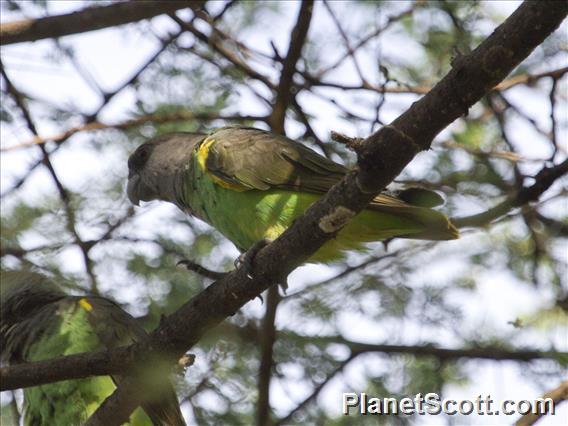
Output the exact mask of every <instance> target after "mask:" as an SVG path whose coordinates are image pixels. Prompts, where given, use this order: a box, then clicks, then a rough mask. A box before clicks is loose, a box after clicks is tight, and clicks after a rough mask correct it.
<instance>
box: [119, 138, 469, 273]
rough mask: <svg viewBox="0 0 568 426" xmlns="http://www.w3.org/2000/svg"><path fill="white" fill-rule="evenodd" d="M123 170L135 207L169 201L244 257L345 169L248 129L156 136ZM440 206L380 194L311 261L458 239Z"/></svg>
mask: <svg viewBox="0 0 568 426" xmlns="http://www.w3.org/2000/svg"><path fill="white" fill-rule="evenodd" d="M128 168H129V176H128V187H127V193H128V197H129V199H130V200H131V202H132V203H134V204H136V205H138V204H139V202H140V201H150V200H155V199H158V200H164V201H169V202H171V203H174V204H175V205H177V206H178V207H179V208H180V209H182V210H183V211H185V212H187V213H189V214H191V215H194V216H196V217H198V218H199V219H201V220H203V221H205V222H207V223H208V224H210V225H211V226H213V227H215V228H216V229H217V230H218V231H220V232H221V233H222V234H223V235H225V236H226V237H227V238H228V239H229V240H231V241H232V242H233V243H234V244H235V245H236V246H237V248H239V249H240V250H241V251H246V250H247V249H249V248H250V247H251V246H253V244H254V243H256V242H257V241H260V240H274V239H275V238H277V237H278V236H279V235H280V234H282V233H283V232H284V230H286V228H288V227H289V226H290V225H291V224H292V222H293V221H294V219H296V218H297V217H298V216H300V215H301V214H302V213H303V212H304V210H306V209H307V208H308V207H309V206H310V205H311V204H312V203H314V202H315V201H316V200H318V199H319V198H320V197H321V196H322V195H323V194H324V193H326V192H327V191H328V190H329V189H330V188H331V187H332V186H333V185H334V184H336V183H337V182H338V181H339V180H340V179H342V178H343V176H344V175H345V174H346V173H347V171H348V170H347V169H346V168H345V167H344V166H342V165H340V164H337V163H335V162H333V161H331V160H329V159H327V158H325V157H323V156H321V155H319V154H317V153H316V152H315V151H313V150H311V149H310V148H308V147H306V146H305V145H302V144H300V143H298V142H296V141H293V140H291V139H288V138H287V137H285V136H281V135H278V134H274V133H271V132H267V131H264V130H260V129H254V128H248V127H224V128H220V129H218V130H215V131H213V132H211V133H210V134H208V135H207V134H200V133H171V134H166V135H163V136H159V137H156V138H155V139H152V140H150V141H148V142H146V143H144V144H143V145H141V146H139V147H138V148H137V149H136V151H135V152H134V153H133V154H132V155H131V156H130V158H129V160H128ZM442 202H443V199H442V198H441V197H440V196H439V195H438V194H436V193H435V192H433V191H427V190H424V189H419V188H413V189H410V190H408V191H403V192H401V193H400V194H394V193H387V192H384V193H381V194H380V195H378V196H377V197H376V198H375V199H374V200H373V201H372V202H371V204H370V205H369V206H368V207H367V208H366V209H365V210H363V211H362V212H361V213H360V214H359V215H357V216H356V217H355V218H354V219H353V220H352V221H351V222H350V223H349V224H348V225H347V226H346V227H345V228H343V229H342V230H341V231H340V232H339V233H338V235H337V237H336V238H335V239H332V240H330V241H328V242H327V243H326V244H324V245H323V246H322V247H321V248H320V249H319V250H318V251H317V252H316V253H315V254H314V255H313V256H312V257H311V258H310V259H309V261H310V262H330V261H334V260H338V259H340V258H341V257H342V255H343V252H345V251H346V250H352V249H361V248H363V247H364V245H365V243H369V242H373V241H382V240H388V239H391V238H394V237H400V238H416V239H425V240H451V239H455V238H458V235H459V234H458V231H457V229H456V228H455V227H454V226H453V225H452V223H451V222H450V221H449V220H448V218H447V217H446V216H444V215H443V214H442V213H440V212H438V211H436V210H432V209H431V208H430V207H435V206H436V205H439V204H441V203H442Z"/></svg>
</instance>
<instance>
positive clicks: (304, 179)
mask: <svg viewBox="0 0 568 426" xmlns="http://www.w3.org/2000/svg"><path fill="white" fill-rule="evenodd" d="M197 155H198V157H199V156H203V158H204V159H205V166H206V167H207V170H208V172H210V173H211V174H213V175H214V176H215V177H216V178H217V179H220V180H222V181H224V182H225V183H226V184H228V186H229V187H232V188H237V189H238V190H241V191H246V190H251V189H258V190H263V191H266V190H268V189H271V188H278V189H288V190H294V191H303V192H311V193H315V194H324V193H326V192H327V191H329V189H330V188H331V187H332V186H333V185H335V184H336V183H337V182H339V181H340V180H341V179H342V178H343V177H344V176H345V174H346V173H347V169H346V168H345V167H344V166H342V165H340V164H337V163H334V162H333V161H331V160H329V159H327V158H326V157H323V156H321V155H319V154H318V153H316V152H315V151H313V150H311V149H310V148H308V147H306V146H304V145H302V144H300V143H298V142H296V141H293V140H291V139H288V138H286V137H284V136H281V135H276V134H274V133H270V132H267V131H264V130H259V129H253V128H244V127H226V128H222V129H219V130H217V131H216V132H214V133H213V134H211V135H210V136H209V137H208V138H207V139H205V140H204V141H203V143H202V144H201V146H200V148H199V151H198V153H197ZM418 191H419V192H418ZM407 192H408V191H402V193H404V194H406V193H407ZM416 193H417V195H421V196H422V198H428V197H427V195H426V193H428V194H430V198H436V199H441V197H440V196H439V195H438V194H437V193H435V192H433V191H428V190H425V189H416ZM408 194H409V196H408V197H407V198H406V199H401V198H402V197H401V198H399V197H397V196H396V195H394V194H393V195H389V194H387V193H382V194H379V195H378V196H377V197H375V199H374V200H373V201H372V202H371V204H370V205H369V208H370V209H379V210H384V208H387V209H390V208H393V209H400V208H405V207H410V206H420V207H427V206H425V205H424V204H425V203H424V202H423V201H422V200H420V201H418V198H419V197H417V196H415V197H414V198H413V197H411V196H410V195H411V194H410V192H409V193H408ZM412 195H414V194H412ZM441 200H442V202H443V199H441ZM414 201H416V202H414ZM438 204H441V203H435V202H433V201H432V202H431V205H430V206H433V205H438ZM430 206H428V207H430Z"/></svg>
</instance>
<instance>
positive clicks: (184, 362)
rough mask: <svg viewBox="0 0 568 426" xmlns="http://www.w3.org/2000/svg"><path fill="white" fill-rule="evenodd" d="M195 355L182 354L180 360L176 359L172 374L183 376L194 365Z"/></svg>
mask: <svg viewBox="0 0 568 426" xmlns="http://www.w3.org/2000/svg"><path fill="white" fill-rule="evenodd" d="M195 358H196V356H195V354H192V353H186V354H183V355H182V357H181V358H180V359H178V363H177V365H176V367H175V368H174V374H178V375H180V376H182V377H183V376H185V374H186V373H187V369H188V368H189V367H191V366H192V365H193V364H194V363H195Z"/></svg>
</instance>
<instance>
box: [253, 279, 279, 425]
mask: <svg viewBox="0 0 568 426" xmlns="http://www.w3.org/2000/svg"><path fill="white" fill-rule="evenodd" d="M279 301H280V294H278V286H272V287H270V288H269V289H268V294H267V296H266V313H265V315H264V321H263V323H262V329H261V330H259V331H260V333H261V334H260V336H259V340H260V342H259V343H260V348H261V357H260V366H259V368H258V370H259V374H258V401H257V404H256V407H257V408H256V424H257V425H258V426H266V425H267V424H270V379H271V378H272V369H273V353H274V342H275V341H276V324H275V320H276V310H277V308H278V303H279Z"/></svg>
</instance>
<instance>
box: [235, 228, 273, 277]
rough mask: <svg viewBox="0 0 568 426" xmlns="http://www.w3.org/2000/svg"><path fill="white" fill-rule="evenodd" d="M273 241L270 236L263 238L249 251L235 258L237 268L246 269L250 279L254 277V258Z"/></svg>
mask: <svg viewBox="0 0 568 426" xmlns="http://www.w3.org/2000/svg"><path fill="white" fill-rule="evenodd" d="M271 242H272V241H271V240H269V239H268V238H263V239H262V240H258V241H257V242H256V243H254V244H253V245H252V247H251V248H249V249H248V250H247V251H245V252H244V253H242V254H241V255H240V256H239V257H237V259H236V260H235V268H237V269H241V268H243V269H244V272H245V273H246V275H247V278H248V279H249V280H252V279H253V275H252V270H253V268H254V258H255V257H256V255H257V254H258V252H259V251H260V250H262V249H263V248H264V247H266V246H267V245H268V244H270V243H271Z"/></svg>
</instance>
